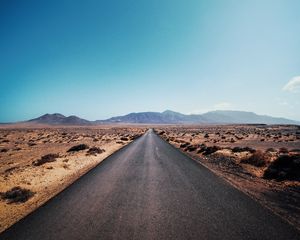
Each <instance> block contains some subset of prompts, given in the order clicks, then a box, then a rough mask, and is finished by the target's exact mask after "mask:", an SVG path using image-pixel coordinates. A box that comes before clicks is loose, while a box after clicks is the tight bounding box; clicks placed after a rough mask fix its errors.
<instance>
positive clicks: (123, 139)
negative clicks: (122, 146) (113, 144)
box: [120, 137, 128, 141]
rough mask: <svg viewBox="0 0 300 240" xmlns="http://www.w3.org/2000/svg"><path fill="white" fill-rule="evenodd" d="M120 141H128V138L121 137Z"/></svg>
mask: <svg viewBox="0 0 300 240" xmlns="http://www.w3.org/2000/svg"><path fill="white" fill-rule="evenodd" d="M120 140H122V141H128V138H127V137H121V138H120Z"/></svg>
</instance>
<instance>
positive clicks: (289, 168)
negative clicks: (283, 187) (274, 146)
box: [263, 154, 300, 181]
mask: <svg viewBox="0 0 300 240" xmlns="http://www.w3.org/2000/svg"><path fill="white" fill-rule="evenodd" d="M263 177H264V178H265V179H276V180H278V181H283V180H296V181H300V156H297V155H296V156H289V155H287V154H285V155H280V156H279V157H278V158H277V159H276V160H275V161H274V162H272V163H271V164H270V166H269V167H268V168H267V169H266V170H265V172H264V175H263Z"/></svg>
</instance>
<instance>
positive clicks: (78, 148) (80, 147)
mask: <svg viewBox="0 0 300 240" xmlns="http://www.w3.org/2000/svg"><path fill="white" fill-rule="evenodd" d="M88 148H89V146H88V145H86V144H79V145H76V146H73V147H71V148H70V149H69V150H68V151H67V152H78V151H82V150H85V149H88Z"/></svg>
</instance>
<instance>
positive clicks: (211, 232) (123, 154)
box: [0, 130, 300, 240]
mask: <svg viewBox="0 0 300 240" xmlns="http://www.w3.org/2000/svg"><path fill="white" fill-rule="evenodd" d="M0 239H1V240H2V239H10V240H27V239H28V240H46V239H55V240H57V239H63V240H76V239H80V240H83V239H88V240H90V239H122V240H131V239H138V240H144V239H145V240H146V239H162V240H164V239H172V240H173V239H223V240H227V239H228V240H234V239H272V240H275V239H284V240H292V239H300V234H299V232H298V231H297V230H296V229H295V228H294V227H293V226H291V225H289V224H288V223H286V222H285V221H284V220H282V219H281V218H280V217H278V216H277V215H274V214H273V213H272V212H271V211H269V210H268V209H266V208H264V207H263V206H261V205H260V204H259V203H257V202H256V201H254V200H252V199H251V198H250V197H248V196H247V195H245V194H244V193H242V192H240V191H238V190H237V189H235V188H233V187H232V186H231V185H229V184H228V183H227V182H225V181H224V180H222V179H221V178H219V177H218V176H216V175H215V174H214V173H212V172H211V171H209V170H208V169H207V168H205V167H203V166H202V165H201V164H199V163H197V162H196V161H194V160H192V159H190V158H189V157H187V156H185V155H184V154H183V153H181V152H180V151H178V150H177V149H175V148H174V147H172V146H171V145H169V144H168V143H166V142H165V141H164V140H162V139H161V138H160V137H159V136H157V135H156V134H155V133H154V132H153V131H152V130H149V131H148V132H147V133H146V134H144V135H143V136H142V137H140V138H139V139H137V140H136V141H134V142H133V143H131V144H129V145H128V146H126V147H124V148H122V149H121V150H119V151H118V152H116V153H115V154H113V155H112V156H110V157H109V158H107V159H106V160H105V161H103V162H102V163H101V164H99V165H98V166H97V167H95V168H94V169H93V170H91V171H90V172H88V173H87V174H86V175H84V176H83V177H81V178H80V179H78V180H77V181H76V182H75V183H73V184H72V185H71V186H69V187H68V188H66V189H65V190H64V191H62V192H61V193H60V194H58V195H57V196H56V197H54V198H53V199H51V200H50V201H49V202H47V203H46V204H45V205H43V206H42V207H40V208H38V209H37V210H36V211H34V212H33V213H31V214H30V215H28V216H27V217H25V218H24V219H22V220H21V221H19V222H17V223H16V224H15V225H13V226H12V227H10V228H9V229H7V230H6V231H5V232H3V233H2V234H0Z"/></svg>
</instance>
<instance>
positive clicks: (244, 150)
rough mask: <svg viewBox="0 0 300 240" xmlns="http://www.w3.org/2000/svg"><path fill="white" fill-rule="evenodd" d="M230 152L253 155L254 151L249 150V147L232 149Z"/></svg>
mask: <svg viewBox="0 0 300 240" xmlns="http://www.w3.org/2000/svg"><path fill="white" fill-rule="evenodd" d="M231 151H232V152H234V153H237V152H250V153H255V151H256V150H255V149H253V148H250V147H234V148H232V149H231Z"/></svg>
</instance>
